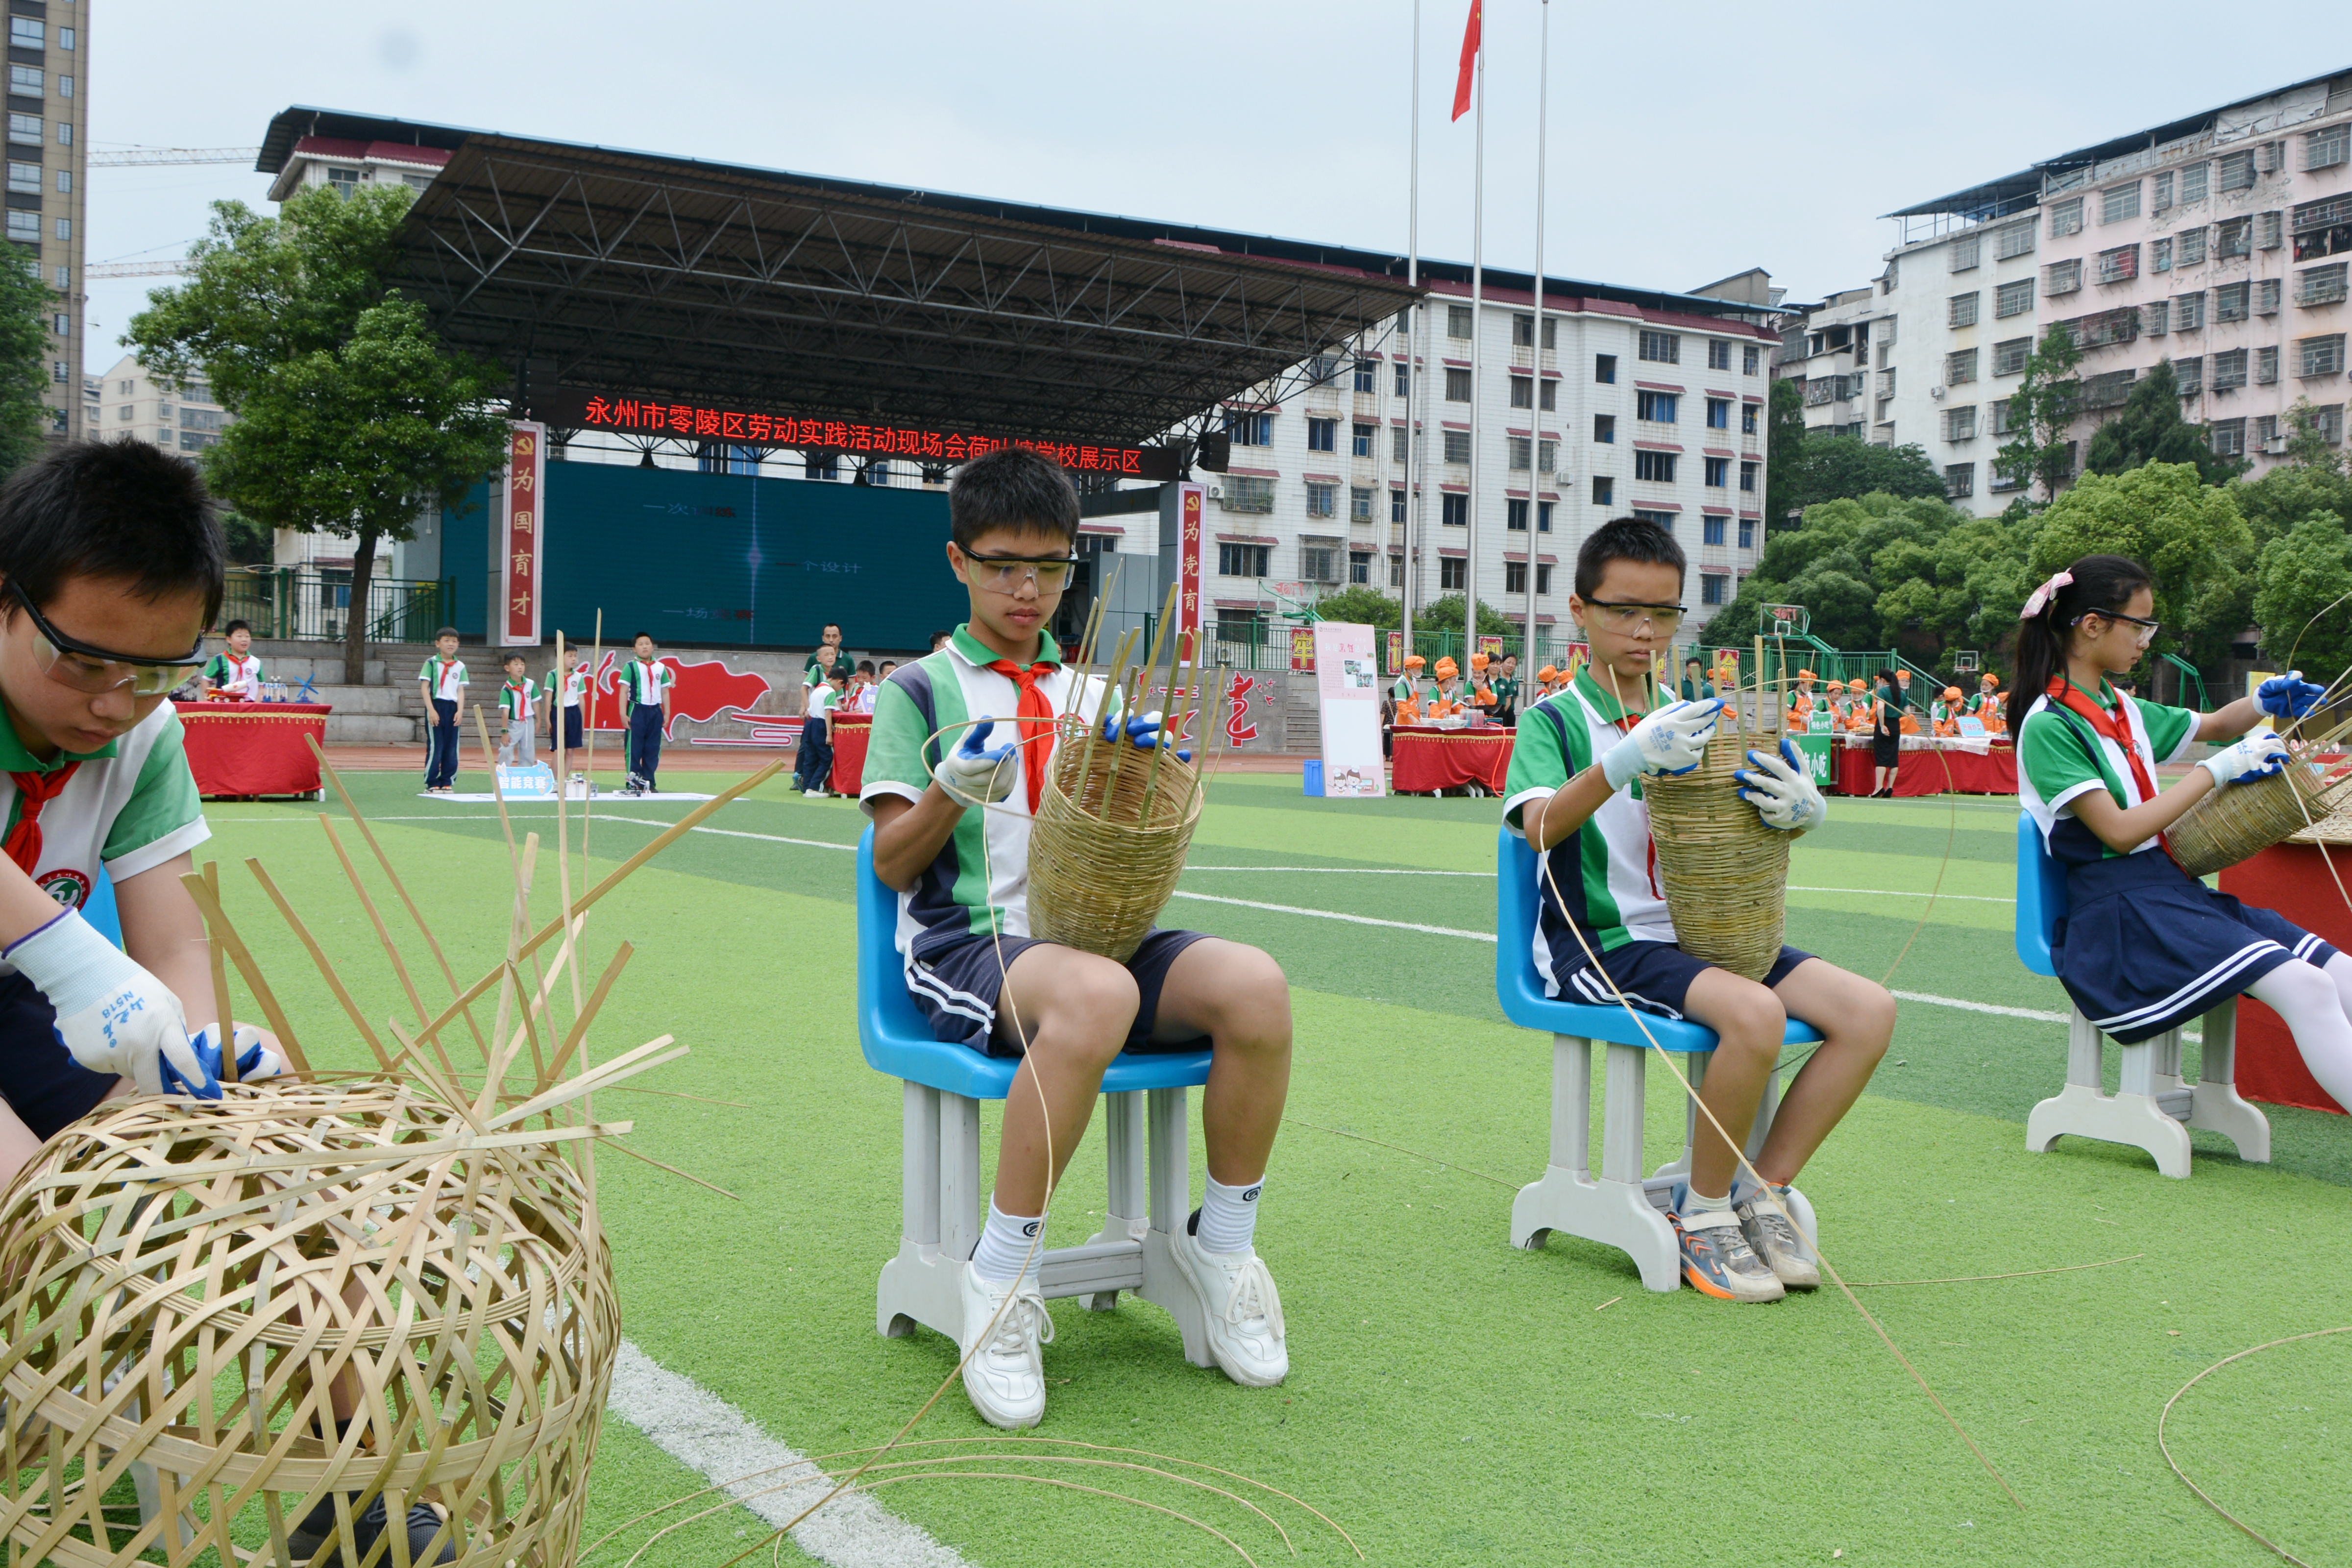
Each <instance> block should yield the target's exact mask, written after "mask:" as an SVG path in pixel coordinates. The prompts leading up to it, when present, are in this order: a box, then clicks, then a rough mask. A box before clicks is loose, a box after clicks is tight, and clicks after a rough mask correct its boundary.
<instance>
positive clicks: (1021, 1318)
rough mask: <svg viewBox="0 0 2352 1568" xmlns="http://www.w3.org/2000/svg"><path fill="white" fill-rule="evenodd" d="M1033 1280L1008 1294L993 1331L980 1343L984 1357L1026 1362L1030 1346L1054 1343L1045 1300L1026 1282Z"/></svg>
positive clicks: (1014, 1288) (1051, 1324)
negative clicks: (1003, 1357) (1012, 1357)
mask: <svg viewBox="0 0 2352 1568" xmlns="http://www.w3.org/2000/svg"><path fill="white" fill-rule="evenodd" d="M1029 1279H1034V1276H1031V1277H1029ZM1029 1279H1024V1280H1023V1281H1022V1282H1021V1283H1020V1284H1019V1285H1016V1286H1014V1287H1013V1289H1012V1290H1011V1292H1009V1299H1008V1300H1006V1301H1005V1303H1004V1309H1003V1310H1002V1311H1000V1312H998V1313H997V1314H996V1327H995V1328H994V1329H992V1330H991V1331H990V1332H989V1335H988V1338H987V1339H985V1340H984V1341H982V1342H981V1347H980V1348H981V1351H982V1353H983V1354H987V1355H1009V1356H1020V1357H1024V1358H1026V1357H1027V1356H1028V1354H1029V1352H1030V1347H1031V1346H1032V1345H1033V1344H1046V1345H1050V1344H1052V1343H1053V1342H1054V1320H1053V1318H1052V1316H1051V1315H1050V1314H1049V1313H1047V1312H1046V1310H1045V1296H1044V1295H1043V1294H1042V1293H1040V1292H1039V1290H1038V1289H1037V1287H1036V1286H1035V1285H1034V1284H1032V1283H1030V1282H1029Z"/></svg>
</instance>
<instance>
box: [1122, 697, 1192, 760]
mask: <svg viewBox="0 0 2352 1568" xmlns="http://www.w3.org/2000/svg"><path fill="white" fill-rule="evenodd" d="M1122 718H1123V714H1122V713H1120V712H1113V713H1112V714H1111V715H1110V716H1109V717H1108V718H1107V719H1105V720H1104V721H1103V739H1104V740H1106V741H1116V740H1118V738H1119V735H1120V734H1121V733H1122V732H1124V733H1125V734H1126V736H1127V738H1128V739H1129V741H1132V742H1135V744H1136V745H1137V746H1138V747H1139V749H1141V750H1143V751H1147V752H1148V751H1150V750H1151V749H1152V748H1153V747H1155V746H1157V745H1159V744H1160V723H1161V715H1160V710H1159V709H1157V708H1154V709H1153V710H1151V711H1150V712H1149V713H1139V714H1137V715H1136V716H1135V717H1134V718H1132V719H1127V720H1125V722H1124V723H1122V722H1121V720H1122ZM1176 755H1177V757H1178V758H1179V760H1181V761H1183V762H1187V763H1189V762H1191V761H1192V751H1191V749H1190V748H1180V749H1179V750H1178V751H1177V752H1176Z"/></svg>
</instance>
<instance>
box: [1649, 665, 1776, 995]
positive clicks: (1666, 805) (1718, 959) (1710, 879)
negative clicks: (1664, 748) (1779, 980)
mask: <svg viewBox="0 0 2352 1568" xmlns="http://www.w3.org/2000/svg"><path fill="white" fill-rule="evenodd" d="M1757 668H1758V670H1759V673H1760V671H1761V669H1762V668H1763V660H1762V658H1761V656H1760V651H1759V658H1758V659H1757ZM1755 696H1756V698H1757V700H1756V702H1755V704H1754V711H1753V712H1752V713H1751V712H1750V711H1749V710H1748V707H1747V705H1746V704H1744V703H1743V702H1742V700H1741V699H1740V695H1739V693H1738V691H1737V690H1736V689H1735V691H1734V692H1733V694H1732V696H1731V697H1730V699H1729V700H1727V703H1726V706H1725V709H1724V713H1723V720H1724V728H1723V729H1721V730H1720V731H1717V734H1716V737H1715V739H1714V740H1712V741H1709V742H1707V744H1706V757H1705V759H1704V760H1703V761H1701V762H1700V763H1699V765H1698V766H1697V767H1696V768H1695V769H1693V770H1692V771H1691V772H1689V773H1679V774H1672V773H1670V774H1665V775H1663V776H1654V777H1650V778H1645V779H1643V781H1642V799H1643V802H1644V803H1645V804H1646V805H1648V806H1649V808H1650V836H1651V838H1652V840H1653V842H1654V843H1655V844H1656V846H1657V850H1658V881H1659V883H1660V885H1661V886H1662V887H1663V888H1664V891H1665V895H1666V912H1667V913H1668V914H1669V915H1671V916H1673V917H1674V922H1675V941H1676V942H1678V943H1680V945H1681V946H1682V948H1683V951H1684V952H1688V953H1690V954H1691V955H1693V956H1694V957H1696V958H1703V959H1705V960H1706V962H1708V963H1714V964H1719V965H1721V966H1722V967H1723V968H1725V969H1727V970H1729V971H1731V973H1734V974H1737V975H1739V976H1740V977H1741V978H1743V979H1747V980H1755V981H1761V980H1762V979H1763V978H1764V976H1765V975H1766V974H1768V973H1770V972H1771V968H1772V964H1773V963H1774V961H1775V960H1777V959H1778V958H1779V957H1780V937H1781V933H1782V931H1783V930H1784V929H1785V928H1786V926H1787V924H1788V914H1789V838H1790V836H1789V835H1788V834H1786V833H1782V832H1780V831H1779V830H1778V829H1776V828H1772V827H1768V826H1765V825H1764V821H1763V819H1762V818H1761V817H1759V816H1758V815H1757V813H1756V808H1755V807H1754V806H1753V805H1748V803H1747V802H1746V801H1744V800H1742V799H1740V798H1739V785H1738V783H1737V782H1736V781H1735V780H1734V779H1733V778H1732V776H1731V775H1732V772H1733V770H1734V769H1737V768H1741V767H1745V766H1747V756H1748V749H1749V748H1750V747H1751V746H1752V747H1759V748H1763V749H1766V750H1769V749H1770V748H1771V747H1772V746H1775V745H1777V744H1779V742H1780V732H1779V726H1778V723H1777V721H1776V719H1775V715H1774V710H1773V706H1772V704H1771V703H1770V701H1769V696H1770V694H1769V692H1766V691H1758V692H1756V693H1755ZM1780 711H1783V712H1785V711H1786V708H1785V706H1783V707H1782V708H1781V709H1780Z"/></svg>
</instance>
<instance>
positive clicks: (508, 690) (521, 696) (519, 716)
mask: <svg viewBox="0 0 2352 1568" xmlns="http://www.w3.org/2000/svg"><path fill="white" fill-rule="evenodd" d="M537 695H538V693H537V692H536V691H535V690H534V689H532V687H531V684H530V679H529V678H525V679H524V680H523V683H522V684H521V685H520V686H517V685H515V684H514V683H513V682H512V681H506V682H501V683H500V685H499V708H501V709H502V710H505V712H506V716H507V717H508V718H509V719H510V720H512V721H514V722H516V723H518V724H528V723H530V720H531V700H532V699H533V698H534V697H536V696H537Z"/></svg>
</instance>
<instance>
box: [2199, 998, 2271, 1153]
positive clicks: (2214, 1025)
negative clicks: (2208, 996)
mask: <svg viewBox="0 0 2352 1568" xmlns="http://www.w3.org/2000/svg"><path fill="white" fill-rule="evenodd" d="M2197 1079H2198V1081H2197V1083H2196V1085H2195V1087H2194V1088H2193V1089H2192V1090H2191V1092H2190V1107H2189V1126H2191V1127H2203V1128H2208V1129H2210V1130H2211V1131H2215V1132H2219V1133H2220V1134H2221V1136H2223V1137H2224V1138H2227V1139H2228V1140H2229V1141H2230V1142H2232V1143H2235V1144H2236V1145H2237V1146H2238V1158H2240V1159H2241V1160H2251V1161H2254V1162H2257V1163H2266V1162H2267V1161H2268V1160H2269V1159H2270V1157H2271V1122H2270V1118H2269V1117H2267V1116H2265V1115H2263V1112H2262V1110H2260V1109H2259V1108H2258V1107H2255V1106H2252V1105H2250V1104H2248V1103H2247V1102H2246V1101H2245V1100H2242V1099H2240V1098H2239V1095H2238V999H2237V998H2236V997H2234V996H2232V997H2231V998H2230V999H2229V1000H2228V1001H2226V1002H2224V1003H2222V1004H2221V1005H2220V1006H2219V1007H2216V1008H2214V1009H2213V1010H2212V1011H2211V1012H2210V1013H2208V1014H2206V1015H2205V1050H2204V1055H2203V1065H2202V1066H2201V1067H2200V1068H2199V1069H2198V1073H2197Z"/></svg>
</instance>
